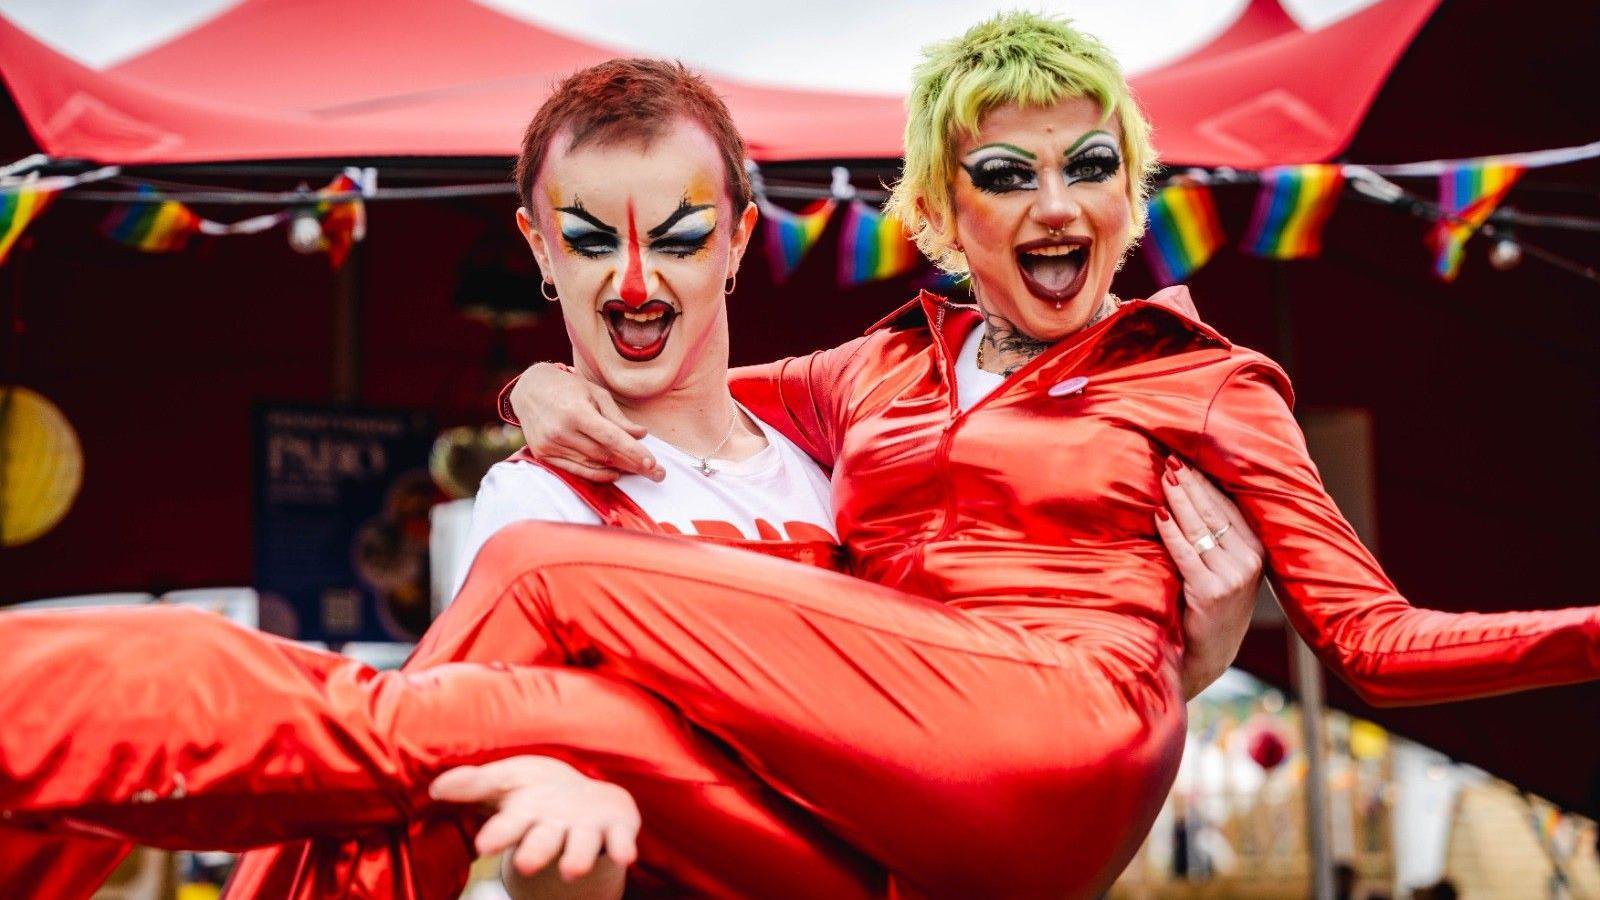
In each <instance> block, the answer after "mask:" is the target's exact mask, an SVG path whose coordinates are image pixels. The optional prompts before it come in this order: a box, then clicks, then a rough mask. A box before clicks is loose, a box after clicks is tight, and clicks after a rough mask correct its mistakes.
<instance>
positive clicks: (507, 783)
mask: <svg viewBox="0 0 1600 900" xmlns="http://www.w3.org/2000/svg"><path fill="white" fill-rule="evenodd" d="M428 792H429V794H430V795H431V796H432V797H433V798H434V799H435V800H442V801H446V802H450V803H479V804H486V805H488V806H490V807H492V808H493V809H494V810H495V814H494V815H493V816H491V817H490V819H489V821H487V822H485V823H484V826H483V828H482V829H480V830H479V831H478V837H477V840H476V841H474V844H475V845H476V847H477V849H478V853H479V854H481V855H485V856H487V855H489V854H492V853H499V852H501V851H503V850H507V849H509V848H511V847H516V850H515V852H514V853H513V854H512V855H511V857H510V865H511V866H512V867H513V868H514V869H515V871H517V872H519V873H521V874H523V875H527V876H532V875H535V874H537V873H539V871H540V870H541V869H544V868H545V867H547V866H548V865H549V864H550V863H551V862H552V861H554V860H555V859H556V858H557V856H558V855H559V856H560V863H559V870H560V874H561V878H562V879H563V880H564V881H569V882H570V881H573V880H575V879H578V878H582V877H584V876H586V875H588V874H589V873H590V872H591V871H592V870H593V869H594V868H595V864H596V862H597V861H598V860H599V859H600V857H601V853H602V852H603V853H604V854H605V856H606V857H607V858H609V859H610V860H611V861H612V862H615V863H616V864H617V865H618V866H620V867H624V868H625V867H627V866H629V865H632V864H633V861H634V860H635V859H636V858H638V855H639V852H638V848H637V844H636V841H637V839H638V835H639V808H638V807H637V806H635V805H634V802H633V797H632V796H631V795H630V794H629V793H628V792H627V791H625V790H623V789H622V788H620V787H618V786H617V785H614V784H608V783H606V782H604V781H596V780H595V779H593V778H589V777H588V776H586V775H584V774H583V773H581V772H579V771H578V770H577V769H574V768H573V767H571V766H569V765H567V764H566V763H564V762H561V761H560V760H556V759H551V758H549V757H546V756H513V757H510V758H508V759H502V760H497V761H496V762H492V763H487V764H485V765H481V766H460V767H458V768H454V769H451V770H450V771H448V772H446V773H444V774H443V775H440V776H439V777H438V778H436V779H434V782H433V785H432V786H431V787H430V788H429V791H428Z"/></svg>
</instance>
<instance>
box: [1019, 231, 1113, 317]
mask: <svg viewBox="0 0 1600 900" xmlns="http://www.w3.org/2000/svg"><path fill="white" fill-rule="evenodd" d="M1093 245H1094V240H1093V239H1091V238H1087V237H1064V238H1041V239H1040V240H1037V241H1029V242H1027V243H1026V244H1019V245H1018V246H1017V268H1018V269H1020V270H1021V271H1022V281H1023V283H1024V284H1026V285H1027V286H1028V291H1029V292H1031V293H1032V294H1033V295H1034V296H1035V297H1038V298H1039V299H1040V300H1044V301H1046V302H1049V303H1062V302H1065V301H1067V300H1071V299H1072V298H1073V297H1075V296H1077V294H1078V291H1080V290H1082V289H1083V283H1084V281H1085V280H1087V278H1088V275H1089V249H1090V247H1092V246H1093Z"/></svg>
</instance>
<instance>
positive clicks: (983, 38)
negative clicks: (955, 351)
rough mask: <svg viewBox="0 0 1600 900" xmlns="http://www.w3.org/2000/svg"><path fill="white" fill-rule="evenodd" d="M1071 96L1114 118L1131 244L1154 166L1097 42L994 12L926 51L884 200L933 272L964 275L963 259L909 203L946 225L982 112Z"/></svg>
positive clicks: (1116, 72)
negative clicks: (965, 146) (901, 155)
mask: <svg viewBox="0 0 1600 900" xmlns="http://www.w3.org/2000/svg"><path fill="white" fill-rule="evenodd" d="M1074 97H1088V98H1091V99H1093V100H1094V101H1095V102H1097V103H1099V104H1100V109H1101V110H1102V111H1103V113H1104V115H1105V120H1106V121H1110V119H1111V117H1112V116H1117V117H1118V119H1119V121H1120V122H1121V124H1122V158H1123V161H1124V162H1123V164H1124V165H1125V166H1126V167H1127V170H1128V202H1129V203H1131V204H1133V234H1132V235H1131V236H1130V246H1131V241H1132V240H1137V239H1138V238H1139V236H1140V235H1142V234H1144V226H1145V204H1144V201H1145V198H1146V196H1147V195H1148V194H1149V190H1150V176H1151V174H1152V173H1153V172H1154V170H1155V168H1156V148H1155V145H1154V144H1152V143H1151V142H1150V122H1149V120H1147V119H1146V118H1145V117H1144V112H1143V111H1142V110H1140V109H1139V104H1138V103H1137V102H1136V101H1135V100H1134V99H1133V94H1132V92H1131V91H1130V90H1129V89H1128V82H1127V79H1126V78H1124V77H1123V74H1122V67H1121V66H1119V65H1118V64H1117V61H1116V59H1114V58H1113V57H1112V56H1111V52H1110V51H1109V50H1107V49H1106V47H1105V45H1104V44H1102V43H1100V41H1099V40H1097V39H1095V38H1094V37H1091V36H1090V35H1087V34H1084V33H1083V32H1080V31H1077V30H1076V29H1074V28H1073V27H1072V26H1071V25H1070V24H1069V22H1068V20H1066V19H1063V18H1056V17H1053V16H1045V15H1040V14H1038V13H1030V12H1007V13H1001V14H999V15H997V16H995V17H994V18H992V19H989V20H988V21H986V22H980V23H979V24H977V25H974V26H972V27H971V28H970V29H968V30H967V33H966V34H963V35H962V36H960V37H958V38H955V39H954V40H949V41H940V42H939V43H936V44H930V45H929V46H928V47H926V48H924V50H923V51H922V63H921V64H920V65H918V66H917V68H916V70H915V72H914V74H913V80H912V87H911V95H910V96H909V97H907V98H906V111H907V117H906V159H905V169H904V170H903V172H902V173H901V176H900V181H899V182H898V183H897V184H896V185H895V186H894V190H893V192H892V193H891V194H890V197H889V203H888V210H889V212H891V213H893V214H894V215H895V216H897V217H898V218H899V219H900V221H901V222H903V223H905V226H906V229H907V230H908V231H909V232H910V233H911V238H912V240H914V241H916V242H917V246H918V247H919V248H920V249H921V250H922V252H923V253H925V254H927V256H928V258H929V259H931V260H933V262H934V263H935V264H937V265H938V266H939V267H940V268H942V269H944V270H945V271H947V272H956V273H963V272H966V271H967V259H966V256H965V255H963V254H962V253H961V251H959V250H957V249H956V248H955V247H954V246H952V245H951V243H950V240H949V239H948V237H947V236H946V235H944V234H943V233H941V232H939V231H937V230H935V229H934V228H933V226H932V225H931V224H930V223H929V221H928V219H927V217H926V216H924V215H922V213H921V211H919V210H918V208H917V202H918V201H919V200H920V201H921V202H922V203H924V204H926V206H927V207H928V208H929V209H930V210H932V211H933V212H934V213H935V214H936V215H938V216H941V217H942V218H943V220H944V221H946V222H948V221H949V220H950V218H951V216H952V215H953V214H954V209H953V199H952V197H953V195H952V192H951V183H952V181H953V180H954V178H955V177H956V154H955V148H956V144H957V142H958V140H959V139H960V138H961V137H963V136H969V135H972V134H976V133H977V130H978V121H979V120H980V119H982V118H983V114H984V113H986V112H988V111H989V110H991V109H994V108H995V107H997V106H1004V105H1006V104H1009V103H1016V104H1019V105H1023V106H1051V105H1054V104H1056V103H1060V102H1061V101H1063V100H1068V99H1071V98H1074Z"/></svg>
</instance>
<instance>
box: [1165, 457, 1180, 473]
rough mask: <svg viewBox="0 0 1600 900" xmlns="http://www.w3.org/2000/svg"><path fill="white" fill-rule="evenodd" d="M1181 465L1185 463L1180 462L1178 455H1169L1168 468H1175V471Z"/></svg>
mask: <svg viewBox="0 0 1600 900" xmlns="http://www.w3.org/2000/svg"><path fill="white" fill-rule="evenodd" d="M1181 465H1183V463H1181V462H1178V458H1177V457H1176V456H1169V457H1167V468H1169V469H1173V470H1174V471H1176V470H1177V468H1178V467H1179V466H1181Z"/></svg>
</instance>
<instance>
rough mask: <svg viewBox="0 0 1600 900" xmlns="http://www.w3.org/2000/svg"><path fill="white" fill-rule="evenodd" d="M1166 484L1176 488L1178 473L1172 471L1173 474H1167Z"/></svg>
mask: <svg viewBox="0 0 1600 900" xmlns="http://www.w3.org/2000/svg"><path fill="white" fill-rule="evenodd" d="M1167 484H1170V485H1172V486H1173V487H1177V486H1178V473H1177V472H1175V471H1174V472H1168V473H1167Z"/></svg>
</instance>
